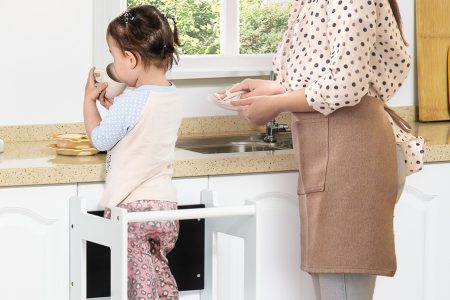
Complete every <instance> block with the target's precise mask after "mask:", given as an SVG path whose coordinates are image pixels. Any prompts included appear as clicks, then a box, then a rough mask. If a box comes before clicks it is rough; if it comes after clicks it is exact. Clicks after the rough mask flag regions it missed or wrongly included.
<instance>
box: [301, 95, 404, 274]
mask: <svg viewBox="0 0 450 300" xmlns="http://www.w3.org/2000/svg"><path fill="white" fill-rule="evenodd" d="M292 120H293V121H292V122H293V123H292V136H293V141H294V149H295V153H296V159H297V162H298V164H299V177H298V194H299V199H300V219H301V262H302V270H304V271H306V272H310V273H364V274H375V275H385V276H393V275H394V273H395V271H396V259H395V248H394V234H393V212H394V206H395V202H396V198H397V186H398V178H397V177H398V175H397V158H396V144H395V139H394V134H393V131H392V127H391V125H390V123H389V121H388V118H387V117H386V113H385V111H384V106H383V103H382V102H381V101H380V100H377V99H375V98H372V97H368V96H366V97H365V98H363V99H362V101H361V102H360V103H359V104H358V105H356V106H353V107H345V108H341V109H339V110H337V111H335V112H334V113H332V114H330V115H328V116H323V115H322V114H321V113H294V114H293V118H292Z"/></svg>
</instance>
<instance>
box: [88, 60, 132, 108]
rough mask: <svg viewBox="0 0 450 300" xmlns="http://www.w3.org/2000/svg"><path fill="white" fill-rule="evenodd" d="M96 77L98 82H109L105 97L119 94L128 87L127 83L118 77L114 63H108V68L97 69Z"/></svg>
mask: <svg viewBox="0 0 450 300" xmlns="http://www.w3.org/2000/svg"><path fill="white" fill-rule="evenodd" d="M94 78H95V81H96V82H97V83H103V82H107V83H108V86H107V87H106V93H105V97H106V98H108V99H113V98H114V97H117V96H119V95H120V94H122V92H123V91H124V90H125V89H126V87H127V85H126V84H125V83H123V82H120V81H119V79H117V76H116V70H115V69H114V64H113V63H110V64H109V65H107V66H106V69H95V70H94Z"/></svg>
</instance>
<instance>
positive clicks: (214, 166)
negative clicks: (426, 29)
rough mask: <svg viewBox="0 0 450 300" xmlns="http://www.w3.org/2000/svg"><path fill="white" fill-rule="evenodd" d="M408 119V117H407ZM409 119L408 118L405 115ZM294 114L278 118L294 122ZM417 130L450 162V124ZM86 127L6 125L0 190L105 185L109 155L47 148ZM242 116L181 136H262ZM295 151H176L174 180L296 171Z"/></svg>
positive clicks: (190, 122) (198, 123) (439, 158)
mask: <svg viewBox="0 0 450 300" xmlns="http://www.w3.org/2000/svg"><path fill="white" fill-rule="evenodd" d="M404 117H405V116H404ZM405 118H407V117H405ZM288 119H289V116H287V115H286V116H282V117H281V118H279V119H278V120H279V121H281V122H283V121H284V122H289V120H288ZM411 125H412V127H413V131H414V133H415V134H418V135H420V136H422V137H424V138H425V141H426V155H425V162H426V163H432V162H446V161H450V122H439V123H418V122H411ZM82 130H83V125H82V124H80V123H78V124H60V125H37V126H30V125H29V126H9V127H0V137H2V138H4V139H5V151H4V153H2V154H0V186H16V185H34V184H61V183H75V182H97V181H104V162H105V154H97V155H94V156H78V157H77V156H61V155H56V153H55V152H54V150H52V149H49V148H48V147H47V145H48V144H50V143H51V141H49V140H48V138H46V137H48V136H49V134H51V133H52V132H59V133H62V132H80V131H82ZM261 130H262V128H261V127H259V128H255V127H251V126H250V125H249V124H247V123H246V122H245V121H243V120H241V119H239V118H238V117H237V116H225V117H210V118H208V117H205V118H190V119H185V120H183V123H182V126H181V129H180V132H179V135H180V136H182V137H189V136H197V137H198V136H203V137H204V136H217V135H236V134H239V133H243V132H245V133H249V132H253V133H255V132H261ZM295 170H297V166H296V164H295V161H294V154H293V151H292V150H277V151H270V152H265V151H260V152H245V153H226V154H201V153H197V152H193V151H187V150H183V149H178V148H177V149H176V150H175V160H174V177H192V176H207V175H224V174H242V173H260V172H280V171H295Z"/></svg>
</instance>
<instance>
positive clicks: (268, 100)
mask: <svg viewBox="0 0 450 300" xmlns="http://www.w3.org/2000/svg"><path fill="white" fill-rule="evenodd" d="M231 104H232V105H235V106H240V107H241V109H240V110H239V115H241V116H242V117H244V118H245V119H247V120H248V121H250V122H251V123H253V124H255V125H264V124H266V123H267V122H269V121H270V120H273V119H274V118H275V117H276V116H278V115H279V114H280V113H281V108H280V106H279V105H278V103H277V100H276V99H275V97H274V96H257V97H251V98H246V99H241V100H237V101H231Z"/></svg>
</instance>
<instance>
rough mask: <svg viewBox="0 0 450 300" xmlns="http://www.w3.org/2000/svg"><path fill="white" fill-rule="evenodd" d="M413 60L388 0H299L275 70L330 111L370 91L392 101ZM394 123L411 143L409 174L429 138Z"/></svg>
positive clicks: (293, 87) (281, 79)
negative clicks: (405, 129)
mask: <svg viewBox="0 0 450 300" xmlns="http://www.w3.org/2000/svg"><path fill="white" fill-rule="evenodd" d="M410 63H411V58H410V56H409V55H408V52H407V47H406V45H405V44H404V42H403V39H402V37H401V34H400V31H399V29H398V26H397V22H396V20H395V17H394V15H393V13H392V11H391V8H390V5H389V2H388V1H387V0H297V1H293V3H292V8H291V11H290V14H289V21H288V29H287V31H286V33H285V34H284V37H283V40H282V42H281V43H280V45H279V47H278V50H277V54H276V55H275V57H274V71H275V73H276V74H277V80H278V81H279V82H280V83H281V84H282V85H283V86H284V87H285V88H286V89H288V90H297V89H302V88H304V89H305V96H306V100H307V101H308V104H309V105H310V106H311V107H312V108H313V109H315V110H317V111H318V112H321V113H322V114H324V115H328V114H331V113H333V112H334V111H336V110H337V109H339V108H342V107H345V106H352V105H356V104H358V103H359V102H360V101H361V99H362V98H363V97H364V96H365V95H369V96H373V97H375V98H377V99H380V101H383V102H387V101H388V100H390V99H391V98H392V96H393V95H394V94H395V93H396V92H397V91H398V89H399V88H400V87H401V85H402V83H403V82H404V80H405V79H406V77H407V75H408V71H409V68H410ZM390 121H392V119H390ZM392 124H393V127H394V133H395V135H396V139H397V143H399V144H402V143H405V142H409V144H411V145H410V146H411V147H408V146H407V145H406V146H405V147H406V148H407V149H409V151H408V153H407V152H406V151H405V157H406V163H407V164H408V167H407V169H408V170H409V171H408V174H410V173H413V172H416V171H418V170H420V169H421V168H422V164H423V146H424V145H423V139H421V138H415V137H414V136H412V135H411V134H408V133H403V132H402V134H401V135H399V132H400V131H399V130H400V129H399V128H397V127H398V126H397V125H396V124H395V122H392ZM402 147H403V146H402Z"/></svg>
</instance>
